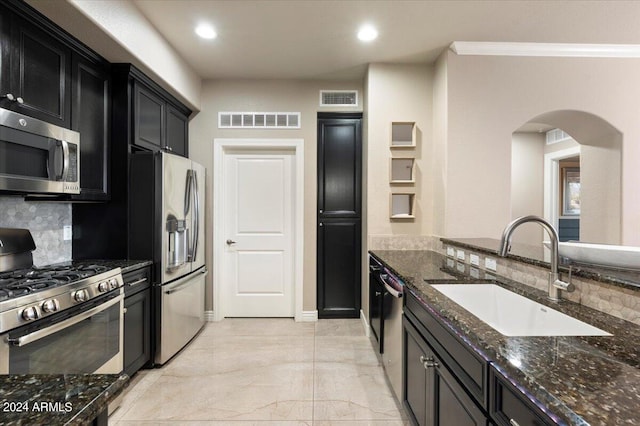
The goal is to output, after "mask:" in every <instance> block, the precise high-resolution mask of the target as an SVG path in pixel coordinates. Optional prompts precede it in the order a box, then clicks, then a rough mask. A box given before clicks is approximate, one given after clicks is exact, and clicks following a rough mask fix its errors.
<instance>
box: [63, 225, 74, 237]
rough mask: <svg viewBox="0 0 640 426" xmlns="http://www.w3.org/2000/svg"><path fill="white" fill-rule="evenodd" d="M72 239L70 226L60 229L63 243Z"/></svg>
mask: <svg viewBox="0 0 640 426" xmlns="http://www.w3.org/2000/svg"><path fill="white" fill-rule="evenodd" d="M72 237H73V234H72V232H71V225H65V226H63V227H62V239H63V240H64V241H70V240H71V238H72Z"/></svg>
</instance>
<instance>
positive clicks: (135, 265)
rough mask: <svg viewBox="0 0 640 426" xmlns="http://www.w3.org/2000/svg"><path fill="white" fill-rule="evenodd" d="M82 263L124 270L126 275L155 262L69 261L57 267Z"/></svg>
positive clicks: (123, 260) (115, 260)
mask: <svg viewBox="0 0 640 426" xmlns="http://www.w3.org/2000/svg"><path fill="white" fill-rule="evenodd" d="M76 262H81V263H83V264H85V263H93V264H95V265H100V266H107V267H109V268H120V269H122V273H123V274H126V273H127V272H131V271H135V270H136V269H140V268H144V267H145V266H148V265H153V261H151V260H126V259H109V260H105V259H87V260H78V261H74V260H69V261H66V262H60V263H56V264H55V265H60V266H64V265H68V266H73V264H74V263H76Z"/></svg>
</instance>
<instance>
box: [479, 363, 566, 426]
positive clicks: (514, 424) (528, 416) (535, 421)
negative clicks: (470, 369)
mask: <svg viewBox="0 0 640 426" xmlns="http://www.w3.org/2000/svg"><path fill="white" fill-rule="evenodd" d="M490 415H491V418H492V419H493V420H494V421H495V422H496V424H498V425H503V426H533V425H536V426H537V425H553V424H555V423H554V422H552V421H551V420H550V419H548V418H547V416H546V415H545V414H544V413H543V412H542V411H541V410H540V409H539V408H538V407H536V406H535V404H533V403H532V402H531V401H529V400H528V399H526V398H524V397H523V396H522V394H521V393H520V391H518V390H517V389H516V388H515V387H514V386H513V385H511V384H510V383H509V382H508V381H507V380H505V379H504V378H503V377H502V375H501V374H499V373H497V372H496V371H495V369H494V368H491V404H490Z"/></svg>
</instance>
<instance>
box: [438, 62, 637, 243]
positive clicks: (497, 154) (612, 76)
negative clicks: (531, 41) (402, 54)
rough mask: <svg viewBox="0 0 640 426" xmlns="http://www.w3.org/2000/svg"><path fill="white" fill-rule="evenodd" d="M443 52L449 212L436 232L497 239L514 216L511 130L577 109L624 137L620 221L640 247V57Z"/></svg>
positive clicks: (625, 234)
mask: <svg viewBox="0 0 640 426" xmlns="http://www.w3.org/2000/svg"><path fill="white" fill-rule="evenodd" d="M443 55H445V56H446V57H445V60H446V62H447V64H446V68H447V72H446V75H447V83H446V87H447V90H446V92H447V93H446V105H445V108H446V129H447V137H446V149H445V152H444V153H439V161H443V162H446V164H447V166H446V167H447V168H446V172H445V178H444V182H446V183H445V184H444V185H443V186H444V187H445V189H444V190H443V197H442V198H439V199H438V198H437V199H436V200H435V201H434V202H435V203H444V205H445V213H446V217H445V222H444V224H442V225H440V226H439V227H438V228H436V229H435V233H436V234H440V235H445V236H449V237H493V238H497V237H499V236H500V234H501V231H502V229H503V228H504V226H505V225H506V224H507V223H508V221H509V219H510V217H511V214H510V205H511V202H510V197H509V196H508V194H510V191H511V188H510V170H509V169H510V167H509V165H510V163H511V138H512V133H513V131H514V130H515V129H518V128H519V127H520V126H521V125H522V124H524V123H526V122H528V121H530V120H531V119H532V118H534V117H537V116H539V115H541V114H543V113H546V112H548V111H557V110H575V111H584V112H587V113H590V114H594V115H596V116H599V117H601V118H602V119H604V120H606V121H607V122H608V123H610V124H611V125H612V126H613V127H614V128H615V129H617V130H618V131H619V133H620V134H621V135H623V142H622V143H623V147H622V150H623V152H624V156H623V157H622V172H621V173H622V203H621V204H622V206H621V218H620V219H618V221H617V223H618V224H621V227H622V231H621V234H622V238H621V239H622V242H623V243H624V244H627V245H640V234H639V233H638V232H637V229H640V193H638V191H636V190H635V185H634V184H633V182H639V181H640V168H638V167H637V164H639V162H640V144H639V143H638V141H639V140H640V120H638V116H637V111H638V110H639V108H640V84H637V76H638V75H640V59H611V58H607V59H592V58H535V57H492V56H457V55H456V54H454V53H453V52H451V51H447V52H445V53H444V54H443ZM605 136H606V135H605ZM574 137H576V139H579V138H578V135H574ZM583 143H585V142H583ZM613 208H614V209H615V206H613ZM611 219H613V220H615V218H611Z"/></svg>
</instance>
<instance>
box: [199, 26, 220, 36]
mask: <svg viewBox="0 0 640 426" xmlns="http://www.w3.org/2000/svg"><path fill="white" fill-rule="evenodd" d="M196 34H198V35H199V36H200V37H202V38H205V39H207V40H211V39H214V38H216V37H217V36H218V34H216V30H214V29H213V27H212V26H211V25H209V24H200V25H198V26H197V27H196Z"/></svg>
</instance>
